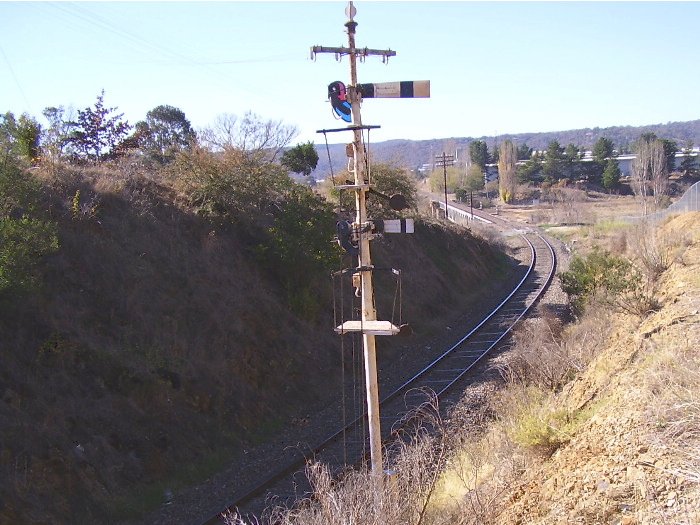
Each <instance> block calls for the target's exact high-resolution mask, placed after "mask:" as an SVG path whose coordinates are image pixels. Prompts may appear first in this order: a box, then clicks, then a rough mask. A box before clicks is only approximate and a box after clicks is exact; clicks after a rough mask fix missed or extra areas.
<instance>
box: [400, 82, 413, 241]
mask: <svg viewBox="0 0 700 525" xmlns="http://www.w3.org/2000/svg"><path fill="white" fill-rule="evenodd" d="M402 83H403V82H402ZM411 92H413V91H411ZM401 96H403V86H401ZM400 221H401V233H406V219H400Z"/></svg>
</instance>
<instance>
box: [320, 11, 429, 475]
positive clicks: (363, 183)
mask: <svg viewBox="0 0 700 525" xmlns="http://www.w3.org/2000/svg"><path fill="white" fill-rule="evenodd" d="M356 13H357V11H356V9H355V6H354V5H353V3H352V2H349V3H348V6H347V8H346V9H345V14H346V16H347V17H348V21H347V22H345V27H346V28H347V34H348V47H323V46H313V47H312V48H311V56H312V57H313V56H315V55H316V54H317V53H333V54H335V55H336V57H340V56H343V55H348V56H349V57H350V85H349V86H347V99H348V100H347V101H348V102H349V103H350V105H351V115H352V125H351V126H348V127H347V128H344V129H343V130H352V132H353V142H352V145H351V146H352V154H353V170H352V171H353V173H354V175H355V180H354V184H352V185H344V186H339V189H346V190H352V191H354V192H355V204H356V210H357V212H356V217H355V223H354V224H353V225H352V228H353V233H354V234H355V235H356V238H357V241H358V254H357V256H358V266H357V268H356V269H355V273H356V274H359V277H360V285H359V288H360V292H361V298H362V317H361V319H362V320H361V321H360V322H359V323H358V322H357V321H347V322H344V323H343V324H342V325H341V326H339V327H337V328H336V331H337V332H338V333H340V334H344V333H346V332H349V331H355V332H361V333H362V342H363V349H364V365H365V385H366V389H367V392H366V395H367V419H368V426H369V445H370V455H371V464H372V474H373V477H374V478H375V481H376V483H377V484H378V486H381V483H382V474H383V464H382V435H381V427H380V420H379V387H378V383H377V352H376V342H375V336H376V335H395V334H397V333H399V331H400V329H399V327H397V326H394V325H393V324H392V323H391V322H390V321H378V320H377V312H376V309H375V307H374V288H373V286H372V270H373V269H374V268H373V266H372V257H371V254H370V248H369V243H370V241H371V240H372V239H373V238H374V234H373V233H372V231H373V228H372V226H373V224H372V223H371V222H370V221H369V220H368V218H367V195H368V193H369V192H370V191H371V189H370V184H369V182H370V181H369V174H368V173H367V159H366V152H365V148H364V144H363V140H362V130H363V129H370V128H375V127H378V126H365V125H363V124H362V115H361V114H360V104H361V102H362V98H363V93H364V94H365V95H366V96H367V98H417V97H420V98H424V97H429V96H430V82H429V81H407V82H391V83H380V84H359V83H358V82H357V58H358V56H359V57H361V58H365V57H367V56H381V57H382V59H383V60H384V61H387V60H388V59H389V57H392V56H395V55H396V52H395V51H392V50H390V49H387V50H380V49H368V48H366V47H365V48H361V49H358V48H357V47H356V44H355V30H356V28H357V22H355V19H354V18H355V14H356ZM326 131H341V130H339V129H335V130H321V132H326ZM410 229H411V232H412V231H413V228H412V223H411V228H410ZM400 231H401V229H400ZM406 233H408V232H406Z"/></svg>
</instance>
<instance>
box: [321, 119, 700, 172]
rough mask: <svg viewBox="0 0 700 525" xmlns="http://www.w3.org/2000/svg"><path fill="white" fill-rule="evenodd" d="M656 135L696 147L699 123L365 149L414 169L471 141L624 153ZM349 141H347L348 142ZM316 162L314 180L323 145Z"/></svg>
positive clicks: (335, 158) (337, 156)
mask: <svg viewBox="0 0 700 525" xmlns="http://www.w3.org/2000/svg"><path fill="white" fill-rule="evenodd" d="M648 132H652V133H656V135H657V136H659V137H660V138H664V139H671V140H675V141H676V142H677V143H678V146H679V147H683V146H684V145H685V144H686V142H688V141H692V142H693V144H695V145H698V144H699V143H700V120H691V121H688V122H669V123H667V124H650V125H648V126H613V127H610V128H583V129H573V130H568V131H546V132H541V133H517V134H504V135H499V136H498V137H494V136H488V137H452V138H442V139H432V140H387V141H385V142H377V143H374V144H370V145H369V150H370V154H371V155H372V158H373V159H374V161H375V162H394V163H396V164H399V165H401V166H405V167H407V168H410V169H415V168H417V167H418V166H421V165H422V164H425V163H429V162H432V160H433V159H434V158H435V155H438V154H440V153H442V152H443V151H445V152H446V153H452V154H454V152H455V150H456V151H457V155H458V158H466V154H467V148H468V147H469V143H470V142H473V141H475V140H483V141H485V142H486V143H487V144H488V147H489V151H490V150H491V149H492V148H493V147H494V144H498V143H500V142H502V141H504V140H506V139H510V140H513V141H515V142H516V143H518V144H523V143H525V144H527V145H528V146H530V147H531V148H534V149H546V148H547V145H548V144H549V143H550V142H551V141H552V140H555V139H556V140H558V141H559V143H560V144H561V145H562V146H566V145H567V144H569V143H572V144H575V145H576V146H579V147H582V148H586V149H591V148H592V146H593V144H594V143H595V142H596V141H597V140H598V139H599V138H600V137H606V138H608V139H610V140H612V141H613V143H614V144H615V147H616V148H618V149H620V148H623V149H627V148H629V147H630V145H631V144H632V143H633V142H634V141H635V140H637V139H638V138H639V136H640V135H641V134H642V133H648ZM348 140H349V139H348ZM317 149H318V156H319V162H318V167H317V168H316V171H315V176H316V178H317V179H322V178H325V177H326V176H327V175H329V174H330V169H329V163H328V154H327V153H326V150H325V149H326V148H325V144H323V143H322V142H319V143H318V144H317ZM329 149H330V155H331V160H332V163H333V172H334V173H335V174H338V173H340V172H342V171H344V169H345V166H346V163H347V159H346V157H345V145H344V144H331V145H330V146H329Z"/></svg>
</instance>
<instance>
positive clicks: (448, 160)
mask: <svg viewBox="0 0 700 525" xmlns="http://www.w3.org/2000/svg"><path fill="white" fill-rule="evenodd" d="M454 163H455V157H454V155H446V154H445V152H444V151H443V152H442V155H436V156H435V166H438V167H440V166H442V173H443V176H444V179H445V220H448V215H447V166H453V165H454Z"/></svg>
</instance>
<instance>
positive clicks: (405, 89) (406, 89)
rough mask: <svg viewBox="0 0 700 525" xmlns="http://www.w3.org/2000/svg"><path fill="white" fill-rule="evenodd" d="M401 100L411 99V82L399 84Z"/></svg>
mask: <svg viewBox="0 0 700 525" xmlns="http://www.w3.org/2000/svg"><path fill="white" fill-rule="evenodd" d="M400 84H401V98H413V80H408V81H404V82H401V83H400Z"/></svg>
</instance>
